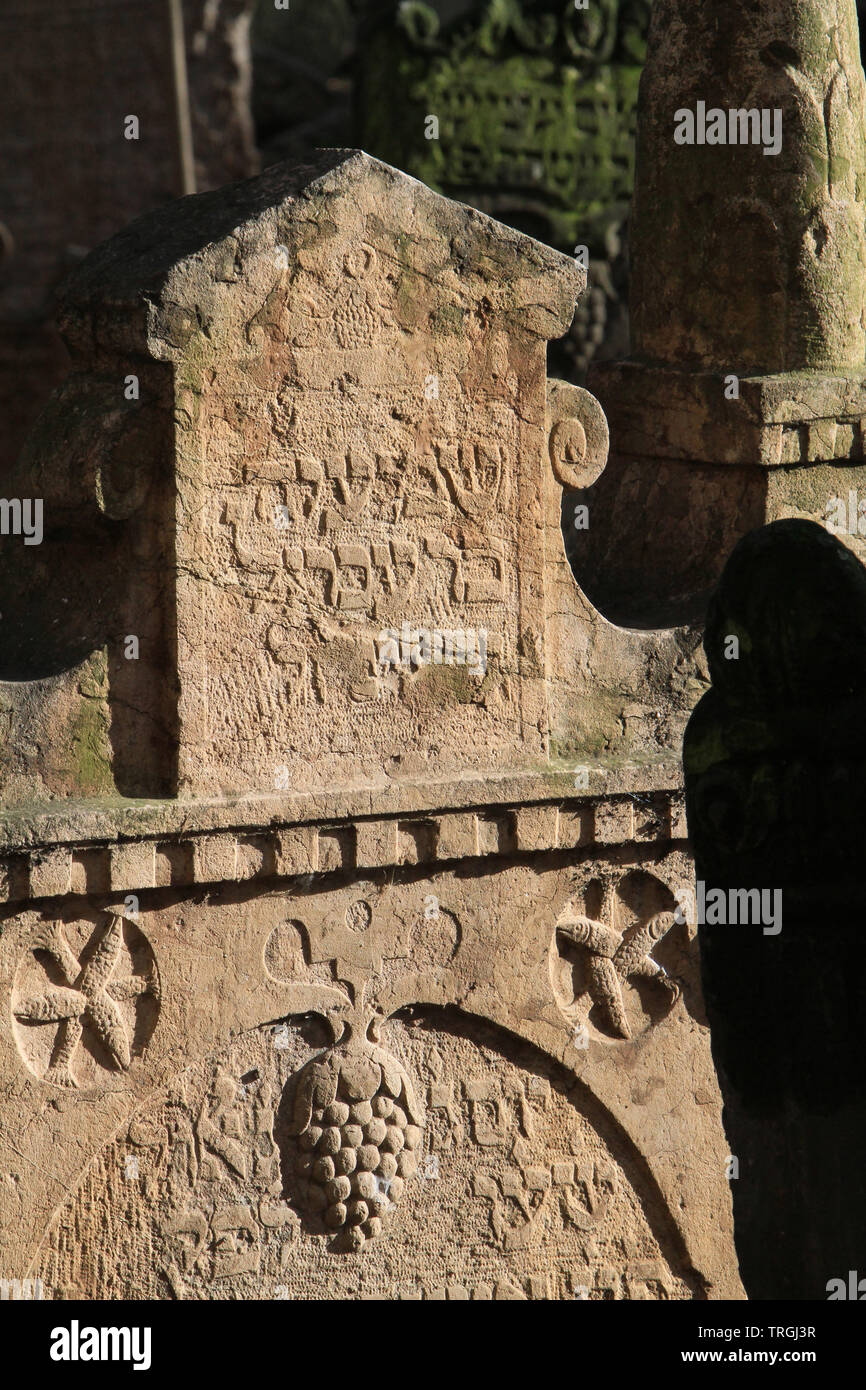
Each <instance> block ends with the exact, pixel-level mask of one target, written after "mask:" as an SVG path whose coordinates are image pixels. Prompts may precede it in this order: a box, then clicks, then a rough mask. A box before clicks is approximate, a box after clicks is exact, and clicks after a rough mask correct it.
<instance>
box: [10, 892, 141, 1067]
mask: <svg viewBox="0 0 866 1390" xmlns="http://www.w3.org/2000/svg"><path fill="white" fill-rule="evenodd" d="M91 947H92V948H93V949H90V948H91ZM122 948H123V918H122V917H117V916H112V917H110V919H109V921H108V923H107V925H106V926H104V927H103V926H98V927H97V928H96V929H95V931H94V932H93V934H92V936H91V938H90V941H89V942H88V943H87V947H86V948H85V949H84V950H83V951H82V952H81V959H79V958H78V957H77V956H76V955H75V953H74V951H73V950H72V948H71V947H70V945H69V942H68V941H67V940H66V936H65V934H64V931H63V925H62V923H60V922H50V923H46V924H45V926H44V927H42V928H41V929H40V930H39V931H38V932H37V933H36V936H35V938H34V939H33V940H32V942H31V949H33V950H43V951H47V953H48V954H49V955H50V956H51V958H52V960H53V961H54V963H55V964H56V966H57V968H58V969H59V971H60V973H61V975H62V977H63V980H64V982H65V983H64V984H63V985H51V986H50V987H49V988H48V989H46V990H44V991H43V992H42V993H41V994H31V995H29V996H27V997H25V998H23V999H19V1000H18V1001H17V1002H16V1003H15V1006H14V1014H15V1017H16V1018H17V1019H19V1020H20V1021H21V1022H22V1023H58V1024H59V1025H60V1027H59V1028H58V1030H57V1037H56V1039H55V1042H54V1047H53V1049H52V1052H51V1060H50V1063H49V1066H48V1070H47V1071H46V1073H45V1075H44V1077H43V1080H44V1081H48V1082H50V1083H51V1084H52V1085H54V1086H65V1087H75V1086H77V1085H78V1082H77V1081H76V1079H75V1076H74V1074H73V1070H72V1063H73V1060H74V1058H75V1054H76V1052H77V1050H78V1045H79V1043H80V1042H81V1039H82V1037H83V1036H84V1030H85V1027H89V1028H91V1029H92V1030H93V1032H94V1033H95V1034H96V1036H97V1037H98V1038H99V1040H100V1041H101V1043H102V1044H103V1046H104V1047H105V1049H106V1051H107V1053H108V1055H109V1056H110V1058H111V1060H112V1062H113V1064H114V1066H115V1068H116V1069H117V1070H119V1071H125V1070H126V1069H127V1068H128V1067H129V1065H130V1062H131V1060H132V1055H131V1040H130V1036H129V1032H128V1030H127V1027H126V1024H125V1022H124V1020H123V1017H122V1015H121V1012H120V1010H119V1009H118V1007H117V1006H118V1003H122V1002H124V1001H125V1000H128V999H134V998H136V997H138V996H140V995H143V994H153V995H158V992H159V986H158V983H157V980H156V977H155V974H153V973H151V974H149V975H127V976H122V977H121V978H119V979H113V978H112V976H113V975H114V972H115V970H116V968H117V965H118V962H119V960H120V956H121V951H122Z"/></svg>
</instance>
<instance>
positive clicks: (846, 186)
mask: <svg viewBox="0 0 866 1390" xmlns="http://www.w3.org/2000/svg"><path fill="white" fill-rule="evenodd" d="M857 38H858V35H857V20H856V15H855V10H854V3H853V0H796V3H793V4H789V3H787V0H785V3H770V4H765V5H761V6H757V7H756V6H754V5H751V4H748V3H740V0H734V2H733V3H724V4H722V3H719V4H713V3H707V4H702V5H694V4H691V3H681V0H658V3H657V4H656V5H655V7H654V10H653V21H652V26H651V31H650V39H649V57H648V61H647V65H646V68H645V70H644V75H643V78H642V87H641V101H640V106H639V120H638V128H639V138H638V150H637V178H636V187H635V199H634V208H633V217H632V223H631V244H632V247H633V253H634V255H633V261H634V273H633V280H632V298H633V313H632V322H633V330H634V331H633V342H632V357H631V359H630V360H627V361H624V362H619V363H615V364H599V365H598V366H597V367H596V368H595V369H594V370H593V372H592V373H591V375H590V380H589V385H590V388H591V389H592V391H593V392H594V393H595V394H596V395H597V396H598V399H599V400H600V402H601V404H602V406H603V408H604V410H605V413H606V415H607V416H608V419H609V421H610V426H611V460H610V464H609V466H608V468H607V469H606V471H605V473H604V474H603V475H602V477H601V479H600V480H599V483H598V484H597V485H596V487H595V489H594V490H593V492H592V493H591V494H590V495H589V496H582V495H581V496H579V497H578V498H577V499H576V501H577V503H578V504H583V505H589V507H590V515H591V518H592V523H591V525H590V527H589V529H588V530H583V531H576V532H575V533H574V538H573V541H572V550H573V560H574V564H575V570H576V573H577V574H578V575H579V576H580V579H581V583H582V585H583V587H584V588H585V590H586V593H587V594H588V596H589V597H590V598H591V599H592V600H593V602H594V603H595V604H596V605H597V606H598V607H599V608H600V609H601V610H602V611H603V612H604V613H605V614H606V616H608V617H609V618H611V619H613V620H614V621H616V622H620V623H623V624H634V625H636V626H652V625H658V624H661V623H688V622H693V621H696V620H700V618H701V617H702V615H703V613H704V612H705V610H706V604H707V601H708V598H709V595H710V593H711V591H712V588H713V586H714V585H715V583H716V582H717V581H718V578H719V575H720V572H721V567H722V563H723V557H724V556H725V555H726V554H728V553H729V551H730V549H731V547H732V546H733V545H734V544H735V542H736V541H737V540H738V539H739V537H740V536H742V535H743V534H745V533H746V532H747V531H749V530H750V529H751V528H752V527H755V526H759V525H761V524H762V523H764V522H770V521H774V520H777V519H781V518H784V517H789V516H803V517H807V518H811V519H814V520H822V519H826V517H827V512H828V506H829V505H830V504H831V503H832V499H833V498H834V497H838V496H840V495H842V496H847V493H848V490H849V489H853V490H855V491H863V492H864V495H866V464H864V436H863V418H864V416H863V405H864V399H866V397H864V373H863V368H864V355H866V329H864V324H866V312H864V285H866V277H864V265H866V230H864V227H866V205H864V187H866V181H864V165H863V161H864V151H863V141H862V127H863V113H864V79H863V72H862V68H861V65H860V58H859V49H858V43H857ZM713 112H720V113H721V112H723V113H724V114H725V122H726V129H725V134H726V138H727V137H730V136H731V134H732V133H733V135H734V136H735V137H736V140H735V142H734V143H730V142H728V143H723V144H719V143H712V142H711V141H709V140H707V139H705V138H704V137H705V134H706V131H705V126H706V124H707V121H708V120H709V117H710V115H711V113H713ZM731 112H733V113H734V114H735V116H736V121H735V123H734V124H733V125H732V122H731V116H730V113H731ZM738 112H741V113H743V120H742V121H741V119H740V117H739V116H738V115H737V113H738ZM749 112H753V113H754V118H753V117H752V116H750V115H749ZM686 116H689V117H690V118H691V119H692V120H693V124H694V127H695V129H694V131H693V132H692V133H693V135H694V142H693V143H681V142H679V141H678V139H677V135H678V133H679V134H680V135H683V134H689V131H688V130H687V128H686V126H685V124H684V120H685V117H686ZM765 116H766V126H765V123H764V118H765ZM714 120H715V118H714ZM765 129H766V133H767V134H768V135H769V137H770V144H769V146H768V148H770V149H773V148H775V146H774V144H773V132H774V131H775V132H776V134H777V135H778V136H779V138H780V145H779V148H778V151H777V152H776V153H770V154H765V153H764V135H765ZM758 131H760V134H759V138H758V139H757V142H756V143H754V142H753V137H754V136H755V134H756V132H758ZM718 133H719V127H718V125H717V124H716V125H715V126H714V136H713V138H714V139H715V138H716V135H717V134H718ZM699 136H700V138H699ZM746 136H748V137H749V138H748V139H746V138H745V137H746ZM816 465H820V466H818V467H816ZM855 512H856V506H855ZM610 517H613V518H615V524H614V525H613V526H611V525H610V524H609V523H608V522H607V520H606V519H607V518H610ZM856 529H857V528H856V524H855V528H854V530H855V535H854V536H853V537H848V538H846V539H847V540H848V541H849V543H850V544H852V546H853V548H855V549H858V548H862V541H861V538H860V537H859V536H858V535H857V534H856ZM660 543H661V545H662V546H663V549H664V554H665V564H664V566H663V567H657V566H654V564H653V557H654V555H655V554H656V553H657V551H658V547H659V544H660Z"/></svg>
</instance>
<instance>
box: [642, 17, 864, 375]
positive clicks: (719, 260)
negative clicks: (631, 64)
mask: <svg viewBox="0 0 866 1390" xmlns="http://www.w3.org/2000/svg"><path fill="white" fill-rule="evenodd" d="M698 102H703V103H704V105H705V109H706V110H707V111H711V110H715V109H720V110H723V111H724V112H725V113H726V114H727V113H728V112H729V111H730V110H732V109H733V110H757V111H759V112H763V111H768V112H770V113H772V112H775V111H779V112H780V115H781V149H780V150H779V151H778V152H777V153H775V154H770V155H765V154H764V145H763V143H749V144H745V143H740V144H730V143H725V144H712V143H709V142H706V143H701V142H698V139H699V132H698V130H697V129H696V131H695V137H696V142H695V143H693V144H678V143H677V142H676V141H675V138H674V133H675V130H676V113H677V112H678V111H680V110H691V111H692V112H693V113H695V115H696V118H697V104H698ZM864 105H866V89H864V79H863V69H862V67H861V65H860V50H859V41H858V29H857V16H856V11H855V5H854V0H767V3H765V4H762V5H760V6H756V5H754V4H752V3H751V0H726V3H725V4H724V5H714V4H708V5H707V4H705V5H695V4H693V3H692V0H656V4H655V5H654V7H653V15H652V20H651V29H650V40H649V48H648V55H647V63H646V66H645V68H644V71H643V75H642V78H641V105H640V120H639V136H638V151H637V171H636V181H635V205H634V223H635V225H634V228H633V233H632V238H631V245H632V255H633V272H632V276H633V278H632V297H633V301H634V307H633V312H632V334H633V345H634V350H635V353H636V354H637V355H638V356H639V357H641V358H646V359H649V360H651V361H652V360H654V361H658V362H668V363H672V364H674V365H685V364H687V363H688V364H690V365H693V366H697V367H704V368H713V369H715V370H720V371H725V370H729V371H740V372H742V373H744V374H745V373H746V372H753V373H754V372H764V371H773V370H780V371H798V370H803V369H807V368H813V369H828V370H830V371H833V370H835V369H839V368H842V367H844V368H851V369H855V370H856V369H857V368H859V367H862V366H863V362H864V356H866V298H864V295H866V290H864V286H866V274H864V271H866V207H864V196H866V193H864V178H866V153H864V148H863V139H862V130H863V125H864V119H866V112H864ZM686 305H688V313H687V314H686V313H684V309H685V306H686Z"/></svg>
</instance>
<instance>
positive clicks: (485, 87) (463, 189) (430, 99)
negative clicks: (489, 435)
mask: <svg viewBox="0 0 866 1390" xmlns="http://www.w3.org/2000/svg"><path fill="white" fill-rule="evenodd" d="M650 9H651V0H605V3H604V4H600V3H596V2H595V0H593V3H591V4H589V5H587V6H583V7H578V6H575V5H572V4H567V5H563V4H559V3H557V0H534V3H532V4H527V3H522V2H521V0H517V3H514V4H511V5H510V6H508V7H507V9H504V8H503V7H502V6H501V5H498V4H495V3H491V0H462V3H459V4H457V5H454V4H445V5H443V4H439V5H429V6H425V7H424V8H423V9H422V8H420V7H417V6H415V7H413V6H405V5H399V4H393V5H389V4H386V5H375V4H369V5H364V6H362V7H361V12H362V15H363V16H364V21H365V22H364V24H363V27H362V30H361V38H360V43H359V54H358V79H357V88H358V95H357V102H356V105H357V112H358V130H359V138H360V142H361V143H362V144H363V146H364V148H365V149H367V150H370V151H372V153H374V154H376V155H378V156H380V157H381V158H383V159H387V160H388V161H389V162H390V163H392V164H396V165H398V166H399V167H400V168H401V169H406V170H408V171H409V172H410V173H412V174H415V175H416V177H418V178H420V179H423V180H424V182H425V183H427V184H430V185H431V186H432V187H434V188H436V189H438V190H439V191H440V192H442V193H447V194H448V195H449V197H452V198H460V199H461V201H463V202H467V203H471V204H472V206H473V207H477V208H480V209H482V211H484V212H487V213H490V214H491V215H492V216H494V217H497V218H500V219H501V220H502V221H503V222H507V223H509V225H511V226H515V227H519V228H520V229H521V230H522V231H525V232H528V233H530V234H531V235H533V236H537V237H540V238H541V239H542V240H544V241H548V242H550V243H551V245H553V246H557V247H559V249H560V250H561V251H566V252H568V253H569V254H571V255H574V254H575V252H576V249H577V248H578V247H583V248H584V250H583V251H582V252H578V254H581V255H588V258H589V284H590V288H589V290H588V292H587V294H586V295H585V296H584V298H583V301H582V303H581V304H580V305H579V307H578V310H577V313H576V314H575V317H574V320H573V322H572V324H571V326H570V330H569V333H568V336H567V337H566V338H565V339H564V340H563V342H561V343H558V344H556V345H555V346H554V348H553V352H552V363H553V365H554V368H555V371H554V374H555V375H558V376H565V377H568V378H569V379H570V380H577V381H581V382H583V381H584V380H585V376H586V370H587V366H588V365H589V363H590V362H591V361H592V360H593V359H594V358H595V357H596V356H597V355H599V354H601V355H602V356H607V357H612V356H620V355H622V354H623V353H625V352H627V350H628V336H629V335H628V317H627V313H626V281H627V270H626V254H625V242H626V232H625V224H626V221H627V218H628V210H629V201H630V199H631V194H632V184H633V178H634V133H635V114H636V108H637V92H638V81H639V78H640V70H641V64H642V62H643V59H644V54H645V52H646V36H647V28H648V25H649V16H650ZM395 74H396V80H394V75H395ZM431 120H432V121H435V125H433V124H431Z"/></svg>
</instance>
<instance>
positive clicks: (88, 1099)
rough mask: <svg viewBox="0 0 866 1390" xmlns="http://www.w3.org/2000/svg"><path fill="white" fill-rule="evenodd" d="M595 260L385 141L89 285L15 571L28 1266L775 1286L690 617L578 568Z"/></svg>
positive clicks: (1, 864)
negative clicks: (708, 940)
mask: <svg viewBox="0 0 866 1390" xmlns="http://www.w3.org/2000/svg"><path fill="white" fill-rule="evenodd" d="M583 288H584V276H583V272H582V271H581V270H579V269H578V268H577V267H576V266H575V264H574V262H573V261H571V260H570V259H568V258H566V257H564V256H561V255H560V254H558V253H557V252H554V251H551V250H550V249H549V248H547V247H544V246H541V245H539V244H538V243H536V242H533V241H531V240H530V239H529V238H527V237H525V236H522V235H520V234H519V233H517V232H515V231H512V230H509V229H508V228H505V227H502V226H500V225H498V224H497V223H495V222H493V221H491V220H490V219H489V218H487V217H484V216H482V215H481V214H479V213H477V212H474V211H472V210H471V209H469V208H466V207H462V206H461V205H459V204H456V203H452V202H449V201H448V200H447V199H444V198H441V197H440V196H438V195H437V194H435V193H433V192H431V190H429V189H427V188H425V187H424V186H423V185H422V184H419V183H417V182H416V181H415V180H413V179H410V178H408V177H407V176H406V175H404V174H401V173H400V172H398V171H397V170H394V169H391V168H389V167H387V166H386V165H383V164H381V163H378V162H377V161H375V160H373V159H370V158H369V157H368V156H367V155H365V154H363V153H360V152H357V151H348V152H347V151H331V152H325V153H322V154H320V155H318V156H317V157H316V159H315V160H314V161H313V162H312V163H311V164H309V165H306V166H303V167H294V166H284V167H281V168H274V169H271V170H269V171H268V173H267V174H266V175H264V176H262V177H261V178H260V179H257V180H254V181H250V182H248V183H242V184H236V185H233V186H231V187H229V188H227V189H224V190H222V191H221V192H219V193H216V194H205V195H202V196H200V197H194V198H188V199H184V200H181V201H180V202H178V203H176V204H174V205H172V207H170V208H168V209H164V210H162V211H160V212H158V213H153V214H150V215H148V216H147V217H145V218H144V219H141V220H139V221H138V222H136V223H133V224H132V225H131V226H130V227H129V228H128V229H127V230H126V231H125V232H123V233H121V234H120V235H119V236H118V237H116V238H114V239H113V240H112V241H110V242H108V243H106V244H105V245H104V246H102V247H100V248H99V249H98V250H97V251H96V252H95V253H94V254H93V255H91V256H90V257H89V258H88V259H87V260H86V261H85V262H83V264H82V265H81V267H80V268H79V270H78V271H77V273H76V274H75V276H74V277H73V278H72V279H71V280H70V282H69V283H68V285H67V287H66V291H65V296H64V326H65V331H66V334H67V338H68V341H69V343H70V347H71V349H72V352H73V357H74V364H75V366H74V371H73V373H72V375H71V376H70V378H69V380H68V381H67V382H66V383H65V384H64V386H63V387H62V388H61V390H60V392H59V393H58V395H57V396H56V397H55V398H54V400H53V402H52V403H51V405H50V406H49V408H48V410H47V411H46V413H45V415H44V416H43V417H42V420H41V422H40V425H39V427H38V429H37V430H36V431H35V432H34V434H33V436H32V438H31V440H30V443H29V446H28V450H27V453H26V456H25V464H24V465H23V466H24V470H25V471H24V472H22V473H21V474H20V477H21V479H22V485H23V483H24V481H25V480H28V485H29V486H30V487H35V486H38V488H39V489H40V491H41V494H42V495H44V497H45V500H46V515H47V516H48V517H49V518H50V530H49V531H48V532H47V533H46V540H45V543H44V545H43V546H42V547H36V549H37V550H38V551H39V556H38V558H32V557H29V556H28V554H27V553H26V551H25V549H24V548H23V547H22V546H20V545H18V547H17V548H15V549H10V550H8V551H7V552H4V553H5V554H6V555H7V557H9V556H11V559H10V558H7V561H6V578H5V580H4V593H5V599H4V608H3V611H4V621H5V623H6V625H7V626H8V631H9V634H10V636H9V643H8V645H7V648H6V652H5V661H6V669H5V670H4V672H3V674H4V676H5V677H6V679H4V681H3V684H2V687H0V694H2V699H3V702H4V709H5V715H6V729H7V748H8V753H7V757H6V759H5V780H4V809H3V813H2V815H0V924H2V925H0V1107H2V1113H3V1117H4V1123H3V1128H2V1130H0V1270H2V1271H4V1277H5V1275H6V1273H7V1272H8V1277H10V1278H19V1279H20V1278H25V1277H28V1278H31V1279H34V1278H38V1279H40V1280H41V1281H42V1283H43V1286H44V1289H45V1292H46V1296H48V1297H51V1298H61V1297H74V1296H80V1297H87V1298H138V1297H141V1298H193V1299H196V1298H213V1299H229V1298H233V1299H237V1298H253V1297H254V1298H276V1299H280V1298H290V1297H302V1296H305V1297H316V1298H327V1299H341V1298H357V1297H365V1298H366V1297H370V1298H384V1299H393V1298H402V1297H406V1298H434V1299H438V1298H441V1297H447V1298H454V1299H463V1298H474V1299H479V1300H486V1299H489V1298H498V1299H503V1298H507V1299H527V1298H568V1299H574V1298H580V1299H587V1300H590V1301H593V1300H600V1299H607V1298H624V1299H628V1298H651V1299H666V1298H678V1299H688V1298H702V1297H713V1298H718V1297H738V1296H741V1294H742V1290H741V1287H740V1284H739V1280H738V1277H737V1273H736V1266H735V1262H734V1259H733V1246H732V1239H731V1198H730V1190H729V1186H728V1182H727V1176H726V1160H727V1151H726V1148H725V1144H724V1139H723V1135H722V1130H721V1123H720V1096H719V1091H718V1087H717V1085H716V1082H715V1078H714V1075H713V1071H712V1066H711V1061H710V1053H709V1045H708V1037H707V1030H706V1027H705V1025H704V1023H703V1018H702V1006H701V999H700V994H699V991H698V988H697V954H696V950H695V941H694V929H693V926H691V925H689V924H688V923H686V922H684V921H683V922H678V921H676V920H675V909H676V894H677V893H678V892H679V891H680V890H681V889H682V888H683V887H684V886H685V885H687V884H688V882H689V878H690V859H689V855H688V848H687V845H686V842H685V839H684V833H683V823H682V815H681V805H680V798H679V781H680V773H679V766H678V760H677V758H676V756H675V755H674V756H672V752H673V751H674V750H676V747H677V740H678V730H679V729H680V728H681V727H682V725H683V722H684V720H685V717H686V714H687V712H688V710H689V708H690V707H691V705H692V704H693V703H694V700H695V698H696V697H697V695H698V694H699V693H700V691H701V689H702V683H701V681H700V679H699V677H698V676H697V675H696V674H695V670H694V662H693V659H692V654H693V651H694V646H695V641H696V638H695V634H690V633H687V632H675V631H662V632H630V631H624V630H621V629H618V628H615V627H613V626H612V625H611V624H610V623H608V622H607V621H605V619H604V618H603V617H602V616H601V615H600V614H598V613H597V612H596V611H595V610H594V609H593V608H592V606H591V604H590V603H589V602H588V601H587V599H586V598H585V597H584V595H583V594H582V593H581V591H580V589H579V587H578V586H577V585H576V584H575V582H574V578H573V576H572V574H571V571H570V569H569V566H568V563H567V561H566V558H565V553H564V548H563V540H562V532H561V526H560V516H561V506H562V490H563V488H564V487H586V486H589V485H590V484H591V483H592V482H593V480H594V479H595V478H596V477H598V475H599V473H600V472H601V470H602V469H603V467H604V464H605V461H606V457H607V448H608V429H607V422H606V420H605V417H604V414H603V412H602V410H601V408H600V407H599V405H598V402H597V401H595V400H594V398H593V397H592V396H591V395H590V394H589V393H588V392H586V391H582V390H580V389H579V388H576V387H571V386H568V385H566V384H565V383H562V382H552V381H548V379H547V376H546V361H545V352H546V343H547V341H548V340H549V339H550V338H551V337H555V336H557V335H559V334H562V333H563V332H564V331H565V329H566V328H567V326H568V324H569V321H570V319H571V315H572V313H573V309H574V304H575V300H576V298H577V296H578V295H579V294H580V292H581V291H582V290H583ZM118 364H121V366H120V367H119V366H118ZM128 373H134V374H136V375H138V377H139V381H140V386H141V391H140V396H139V399H138V400H137V401H131V402H129V403H125V402H124V400H123V396H122V385H123V378H124V377H125V375H127V374H128ZM84 559H86V564H85V565H84V567H83V569H82V568H81V567H80V563H79V565H76V564H75V563H74V561H76V560H78V561H79V562H81V561H82V560H84ZM34 566H36V567H37V568H38V573H39V574H40V576H41V578H42V580H43V583H42V585H41V586H40V585H37V586H35V588H34V586H33V585H31V584H28V583H27V580H28V578H30V577H32V574H33V572H34V571H33V567H34ZM40 567H41V568H40ZM87 573H89V575H90V583H91V588H92V590H93V591H94V592H93V594H92V599H93V601H92V602H91V603H89V604H88V602H87V600H88V593H87V591H86V588H83V587H82V585H84V582H85V581H84V579H83V578H82V575H86V574H87ZM52 596H53V601H52ZM64 599H65V600H66V602H65V604H63V610H62V611H63V612H64V614H65V615H67V616H66V617H65V620H64V622H62V623H58V622H57V621H56V615H57V609H58V605H59V604H61V603H63V600H64ZM404 623H405V624H406V626H407V628H408V629H409V630H410V631H411V632H414V633H417V632H418V630H419V629H423V630H425V631H430V632H431V634H432V633H435V632H437V631H438V632H439V633H440V634H441V633H443V632H447V633H449V634H450V635H451V642H452V646H458V647H459V645H460V644H459V643H457V642H456V639H454V636H453V634H454V633H455V632H460V633H462V634H464V637H463V641H462V647H463V651H462V653H460V654H461V655H462V656H464V658H465V653H466V650H467V649H468V642H467V637H468V634H470V633H472V634H474V645H473V660H466V659H463V660H460V659H457V660H455V659H454V655H455V653H454V652H453V651H452V652H451V653H450V654H449V656H448V659H447V660H442V661H440V662H438V663H437V662H435V661H432V662H431V661H429V660H427V661H418V660H417V659H415V658H413V656H412V654H411V653H407V654H405V655H404V653H403V651H402V644H403V625H404ZM482 632H483V633H484V635H485V646H484V660H483V662H482V661H481V660H480V657H481V646H480V634H481V633H482ZM388 634H391V635H390V636H389V635H388ZM135 635H138V636H139V639H140V640H139V649H138V653H137V656H132V657H130V656H129V655H128V653H127V643H128V640H129V638H130V636H135ZM383 649H385V650H386V651H387V654H388V657H389V660H388V661H387V662H386V661H384V660H383ZM443 655H444V652H443ZM10 677H13V678H12V679H10Z"/></svg>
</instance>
